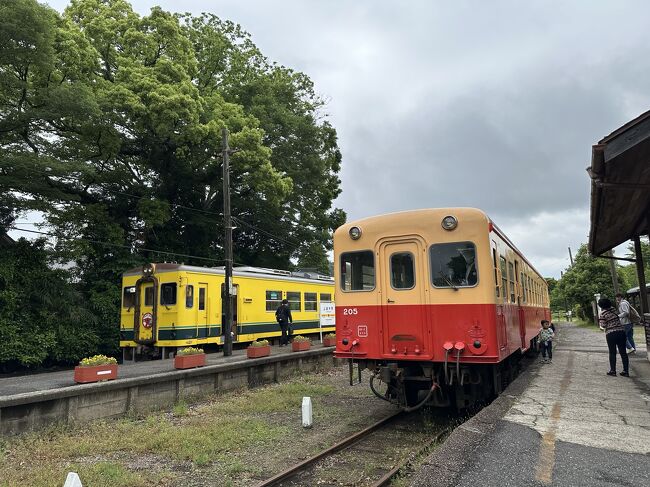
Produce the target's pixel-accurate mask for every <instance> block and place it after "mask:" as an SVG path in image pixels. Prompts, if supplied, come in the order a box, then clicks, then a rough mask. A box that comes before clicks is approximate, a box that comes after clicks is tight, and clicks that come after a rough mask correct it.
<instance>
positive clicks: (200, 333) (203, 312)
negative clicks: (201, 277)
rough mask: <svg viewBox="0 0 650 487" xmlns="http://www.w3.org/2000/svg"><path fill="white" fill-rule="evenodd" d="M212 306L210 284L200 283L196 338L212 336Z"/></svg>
mask: <svg viewBox="0 0 650 487" xmlns="http://www.w3.org/2000/svg"><path fill="white" fill-rule="evenodd" d="M209 313H210V306H209V299H208V283H207V282H200V283H199V299H198V304H197V307H196V337H197V338H199V337H206V338H207V337H208V335H209V334H210V314H209Z"/></svg>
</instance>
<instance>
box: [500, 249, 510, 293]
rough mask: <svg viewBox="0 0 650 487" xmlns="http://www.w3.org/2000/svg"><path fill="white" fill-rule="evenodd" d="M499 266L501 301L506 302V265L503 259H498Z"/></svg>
mask: <svg viewBox="0 0 650 487" xmlns="http://www.w3.org/2000/svg"><path fill="white" fill-rule="evenodd" d="M499 265H500V266H501V289H503V299H505V300H506V301H507V300H508V264H507V263H506V258H505V257H500V258H499Z"/></svg>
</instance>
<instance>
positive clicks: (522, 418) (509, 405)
mask: <svg viewBox="0 0 650 487" xmlns="http://www.w3.org/2000/svg"><path fill="white" fill-rule="evenodd" d="M558 332H559V333H558V340H557V344H556V350H554V354H553V363H552V364H541V363H540V362H541V359H539V360H538V361H537V363H535V364H533V365H531V368H530V369H529V370H528V371H527V372H526V373H525V374H524V376H527V378H526V377H524V376H522V377H521V379H522V381H519V380H518V381H515V383H513V386H514V388H512V390H511V389H510V388H509V389H508V390H507V391H506V396H507V397H504V398H500V399H499V400H497V401H495V404H494V406H495V409H496V410H498V409H499V408H502V412H501V413H499V414H496V415H495V414H493V413H490V412H487V411H486V412H487V415H486V417H487V418H489V419H486V417H483V418H480V416H481V414H479V415H478V416H477V417H475V418H473V419H472V420H470V421H469V422H468V423H466V425H463V426H461V427H460V428H463V427H465V428H468V429H469V431H470V432H471V434H473V435H474V436H475V437H476V438H478V439H477V440H476V442H475V446H474V447H472V449H473V450H474V451H473V453H472V454H471V457H470V458H469V459H464V461H463V460H461V459H459V458H458V455H456V458H455V459H456V460H458V462H459V463H458V464H457V467H456V468H454V467H449V465H444V463H447V464H452V463H453V461H454V457H453V455H450V454H449V453H447V454H446V456H445V455H441V456H440V458H445V462H441V461H435V462H434V460H433V458H432V459H431V461H430V462H429V464H428V465H426V466H425V467H424V468H425V469H426V475H427V476H428V477H431V476H434V475H435V470H436V463H437V464H438V465H439V466H440V467H441V476H442V477H445V476H446V477H447V483H446V484H445V485H455V486H462V487H470V486H471V487H474V486H476V485H486V486H491V485H499V486H524V485H525V486H529V485H530V486H546V485H553V486H590V487H591V486H608V487H609V486H650V363H649V362H648V361H647V358H646V357H647V351H646V347H645V345H644V344H643V343H642V342H644V341H645V337H644V333H643V329H642V328H637V329H636V330H635V335H636V336H635V338H636V339H637V340H636V342H637V346H638V348H637V353H636V354H635V355H631V356H630V375H631V376H632V377H631V378H625V377H620V376H616V377H610V376H607V375H606V372H607V371H608V370H609V362H608V352H607V344H606V342H605V335H604V333H603V332H600V331H598V330H597V329H595V327H593V328H580V327H577V326H575V325H572V324H569V323H564V324H561V325H560V326H559V327H558ZM618 360H619V361H618V370H619V371H621V370H622V367H621V364H620V357H619V358H618ZM517 382H520V383H519V384H517ZM522 384H523V385H522ZM504 404H505V405H506V407H503V405H504ZM490 407H492V406H490ZM487 409H489V408H487ZM490 416H495V417H492V418H490ZM474 419H476V420H477V421H474ZM488 423H490V424H488ZM460 428H459V429H460ZM450 439H451V438H450ZM462 441H463V440H460V441H459V440H457V439H456V441H452V443H454V444H456V445H458V444H461V443H462ZM442 448H443V449H444V445H443V447H442ZM464 451H465V452H467V451H468V449H465V450H464ZM461 465H462V466H461ZM450 472H451V473H450ZM421 478H422V477H420V479H421ZM419 485H436V486H438V485H442V483H440V482H426V483H420V484H419Z"/></svg>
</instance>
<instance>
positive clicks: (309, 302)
mask: <svg viewBox="0 0 650 487" xmlns="http://www.w3.org/2000/svg"><path fill="white" fill-rule="evenodd" d="M317 296H318V295H317V294H316V293H305V311H316V310H317V309H318V301H317Z"/></svg>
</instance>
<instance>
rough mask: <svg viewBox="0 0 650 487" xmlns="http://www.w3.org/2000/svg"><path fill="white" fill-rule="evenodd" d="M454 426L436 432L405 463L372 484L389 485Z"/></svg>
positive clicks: (372, 486) (374, 485) (381, 486)
mask: <svg viewBox="0 0 650 487" xmlns="http://www.w3.org/2000/svg"><path fill="white" fill-rule="evenodd" d="M453 429H454V428H453V427H448V428H445V429H444V430H442V431H440V432H439V433H438V434H436V435H435V436H434V437H433V438H431V440H429V441H428V442H427V443H426V445H424V446H423V447H422V448H420V449H419V450H418V451H417V453H415V454H414V455H411V456H410V457H409V458H408V459H407V460H406V461H405V462H404V463H402V464H400V465H398V466H396V467H395V468H393V469H392V470H390V471H389V472H387V473H386V474H385V475H384V476H383V477H382V478H380V479H379V480H377V481H376V482H375V483H374V484H372V485H371V487H384V486H385V485H388V484H389V483H390V481H391V480H392V479H393V478H394V477H395V476H396V475H397V474H398V473H399V472H400V471H401V470H402V469H404V468H405V467H408V466H409V465H410V464H411V463H412V462H413V460H414V459H416V458H419V457H421V456H422V455H423V454H424V453H425V452H426V451H427V450H428V449H429V448H431V446H432V445H433V444H434V443H436V442H438V441H439V440H440V438H442V437H443V436H445V435H447V434H449V433H450V432H451V430H453Z"/></svg>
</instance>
